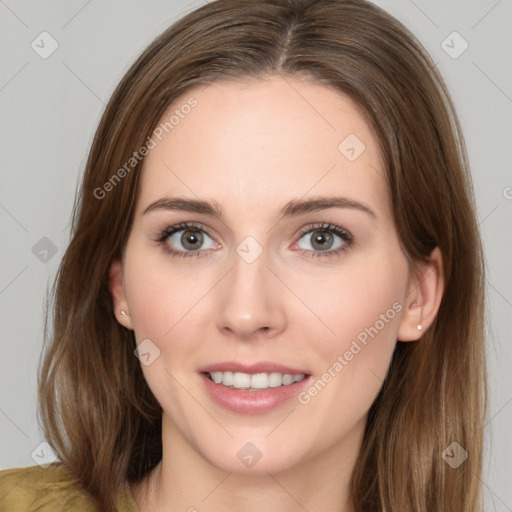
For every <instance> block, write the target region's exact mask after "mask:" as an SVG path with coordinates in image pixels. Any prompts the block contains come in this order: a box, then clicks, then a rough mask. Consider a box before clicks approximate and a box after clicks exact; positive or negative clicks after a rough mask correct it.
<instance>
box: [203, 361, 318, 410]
mask: <svg viewBox="0 0 512 512" xmlns="http://www.w3.org/2000/svg"><path fill="white" fill-rule="evenodd" d="M200 376H201V378H202V380H203V383H204V386H205V389H206V392H207V394H208V395H209V396H210V398H211V399H212V400H213V401H214V402H216V403H217V404H218V405H220V406H222V407H223V408H225V409H229V410H231V411H233V412H237V413H242V414H258V413H264V412H267V411H270V410H271V409H274V408H276V407H278V406H280V405H282V404H284V403H285V402H287V401H289V400H291V399H292V398H294V397H296V396H297V395H298V394H299V393H300V391H301V390H302V389H303V388H304V387H305V386H306V385H307V384H308V383H309V382H310V380H311V379H312V375H311V373H310V372H309V371H306V370H303V369H298V368H291V367H285V366H282V365H278V364H275V363H269V362H266V363H265V362H262V363H257V364H252V365H247V364H240V363H234V362H227V363H218V364H215V365H211V366H208V367H205V368H201V369H200Z"/></svg>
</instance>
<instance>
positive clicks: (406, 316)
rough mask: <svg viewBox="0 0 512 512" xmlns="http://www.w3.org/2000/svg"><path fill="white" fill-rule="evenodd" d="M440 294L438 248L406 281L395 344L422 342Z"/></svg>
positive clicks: (441, 285)
mask: <svg viewBox="0 0 512 512" xmlns="http://www.w3.org/2000/svg"><path fill="white" fill-rule="evenodd" d="M443 290H444V274H443V257H442V254H441V250H440V249H439V247H436V248H435V249H434V250H433V251H432V252H431V254H430V256H429V258H428V261H427V263H421V264H419V266H418V265H417V266H416V267H415V271H414V272H412V273H411V276H410V277H409V284H408V290H407V295H406V298H405V304H404V312H403V314H402V316H401V318H400V324H399V327H398V334H397V339H398V341H414V340H418V339H419V338H421V336H422V334H423V333H424V332H425V331H426V330H427V329H428V328H429V327H430V326H431V325H432V323H433V321H434V319H435V317H436V315H437V312H438V310H439V305H440V304H441V299H442V296H443ZM418 326H421V329H420V328H419V327H418Z"/></svg>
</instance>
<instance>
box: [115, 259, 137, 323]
mask: <svg viewBox="0 0 512 512" xmlns="http://www.w3.org/2000/svg"><path fill="white" fill-rule="evenodd" d="M109 288H110V293H111V295H112V303H113V307H114V314H115V315H116V318H117V321H118V322H119V323H120V324H121V325H122V326H123V327H126V328H127V329H133V326H132V320H131V317H130V310H129V308H128V302H127V300H126V294H125V291H124V286H123V267H122V264H121V262H120V261H114V262H113V263H112V265H111V267H110V273H109Z"/></svg>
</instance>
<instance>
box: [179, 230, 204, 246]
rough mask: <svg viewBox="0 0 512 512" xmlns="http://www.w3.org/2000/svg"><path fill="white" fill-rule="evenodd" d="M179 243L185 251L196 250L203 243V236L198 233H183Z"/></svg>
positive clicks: (189, 231)
mask: <svg viewBox="0 0 512 512" xmlns="http://www.w3.org/2000/svg"><path fill="white" fill-rule="evenodd" d="M181 243H182V244H183V247H185V249H192V250H194V249H197V247H201V244H202V243H203V235H202V234H201V233H199V232H198V231H191V230H188V231H185V232H184V233H183V235H181Z"/></svg>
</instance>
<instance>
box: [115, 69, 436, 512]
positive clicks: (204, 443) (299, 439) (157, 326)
mask: <svg viewBox="0 0 512 512" xmlns="http://www.w3.org/2000/svg"><path fill="white" fill-rule="evenodd" d="M191 96H194V97H195V98H196V99H197V102H198V104H197V107H195V108H194V109H193V110H192V111H191V112H190V113H189V114H188V115H187V116H186V117H184V118H183V119H181V120H180V122H179V124H178V125H177V126H175V127H174V129H173V130H172V131H171V132H170V133H169V134H168V135H167V136H166V137H165V138H163V140H162V141H161V142H158V144H157V146H156V147H155V148H154V149H152V150H151V151H150V153H149V155H148V156H147V157H146V159H145V162H144V166H143V171H142V180H141V188H140V191H139V192H140V195H139V197H138V201H137V205H136V212H135V217H134V223H133V227H132V231H131V234H130V237H129V240H128V243H127V246H126V248H125V252H124V255H123V261H122V262H114V263H113V265H112V269H111V281H110V283H111V291H112V296H113V302H114V308H115V312H116V316H117V319H118V321H119V322H120V323H121V324H122V325H124V326H125V327H127V328H129V329H133V330H134V332H135V338H136V340H137V343H140V342H141V341H142V340H144V339H147V338H149V339H150V340H151V341H152V343H154V345H156V346H157V347H158V349H159V350H160V356H159V357H157V358H156V359H155V360H154V362H152V364H150V365H148V366H142V368H143V371H144V375H145V378H146V380H147V382H148V384H149V386H150V388H151V390H152V392H153V393H154V395H155V396H156V398H157V399H158V401H159V402H160V404H161V405H162V408H163V411H164V412H163V419H162V421H163V459H162V462H161V463H160V465H159V466H158V467H157V468H156V469H155V470H154V471H153V472H152V473H151V475H150V476H149V478H148V480H147V482H144V483H143V484H141V485H134V486H132V494H133V496H134V499H135V501H136V502H137V504H138V506H139V508H140V510H141V511H149V510H164V509H165V510H184V511H185V510H206V509H207V510H209V511H217V510H218V511H221V510H222V511H225V510H232V509H234V508H235V507H236V506H237V505H238V506H239V505H240V504H242V503H243V507H244V510H246V511H249V512H251V511H258V512H260V511H261V510H266V511H270V512H272V511H274V510H276V511H277V510H279V511H280V512H282V511H295V510H299V509H300V510H302V508H301V507H304V508H305V509H307V510H311V511H315V510H322V511H324V512H329V511H335V510H336V511H339V510H344V511H350V510H352V507H351V503H350V493H349V482H350V477H351V474H352V470H353V467H354V464H355V462H356V459H357V454H358V451H359V448H360V445H361V441H362V436H363V431H364V427H365V423H366V418H367V413H368V410H369V408H370V406H371V404H372V403H373V401H374V399H375V397H376V395H377V393H378V392H379V389H380V388H381V385H382V379H383V378H384V376H385V375H386V372H387V369H388V367H389V363H390V359H391V356H392V352H393V349H394V347H395V344H396V342H397V339H399V340H401V341H411V342H418V343H421V340H420V337H421V334H422V333H423V332H425V330H426V329H428V327H429V325H430V324H431V323H432V321H433V319H434V317H435V315H436V313H437V310H438V307H439V303H440V300H441V294H442V286H443V277H442V266H441V254H440V252H439V250H438V249H436V250H434V251H433V253H432V255H431V258H430V262H429V263H428V264H422V265H421V266H420V265H418V266H417V267H415V269H414V271H413V269H411V268H410V267H409V265H408V261H407V258H406V256H405V255H404V253H403V252H402V250H401V246H400V243H399V240H398V236H397V233H396V230H395V226H394V222H393V218H392V214H391V206H390V202H389V197H388V193H387V190H386V187H385V182H384V181H383V176H385V172H384V169H383V165H382V162H381V159H380V156H379V151H378V145H377V140H376V137H375V136H374V134H373V133H372V131H371V129H370V127H369V126H368V124H367V123H366V121H365V120H364V117H363V116H362V115H361V113H360V112H359V111H358V109H357V108H356V106H355V104H354V103H353V102H352V101H351V100H350V99H349V98H347V97H346V96H344V95H342V94H341V93H339V92H338V91H335V90H333V89H330V88H327V87H326V86H323V85H318V84H314V83H310V82H307V81H304V80H300V79H298V78H289V77H287V78H286V79H284V78H282V77H280V76H272V77H269V78H267V79H265V80H263V79H259V80H252V81H247V82H244V83H240V82H237V83H234V82H218V83H214V84H212V85H210V86H208V87H204V86H202V87H196V88H194V89H192V90H190V91H188V92H187V93H186V94H184V95H183V96H182V97H181V98H178V99H177V100H176V101H175V102H174V103H173V105H171V106H170V107H169V111H168V113H169V114H170V113H172V111H173V110H174V109H175V108H177V107H179V106H180V105H182V104H184V103H185V102H186V101H187V99H188V98H190V97H191ZM168 117H169V115H167V114H166V115H165V116H163V119H168ZM349 134H355V135H356V136H357V137H358V138H359V139H360V140H361V141H362V142H363V143H364V145H365V150H364V151H363V152H362V154H361V155H360V156H359V157H358V158H357V159H355V160H354V161H349V160H348V159H347V158H346V157H345V156H344V155H343V154H342V153H341V152H340V151H339V150H338V145H339V144H340V142H341V141H343V140H344V139H345V138H346V137H347V136H348V135H349ZM326 196H329V197H332V196H342V197H345V198H349V199H351V200H353V201H357V202H359V203H362V204H364V205H366V206H367V207H369V208H370V209H371V210H372V211H373V212H374V214H375V217H374V216H372V215H370V214H368V213H367V212H365V211H362V210H359V209H356V208H339V207H338V208H326V209H322V210H318V211H314V212H308V213H303V214H301V215H297V216H293V217H285V218H283V217H282V216H280V215H279V212H280V210H281V208H283V206H284V205H285V204H287V203H289V202H290V201H292V200H297V199H311V198H318V197H326ZM163 197H170V198H173V197H183V198H188V199H198V198H200V199H202V200H208V201H216V202H217V203H218V204H219V205H220V207H221V208H222V210H223V219H222V220H221V219H218V218H215V217H213V216H211V215H207V214H204V213H196V212H188V211H173V210H154V211H151V212H149V213H146V214H144V213H143V212H144V210H145V209H146V208H147V207H148V205H150V204H151V203H153V202H154V201H157V200H159V199H161V198H163ZM181 222H194V223H201V224H202V225H203V226H204V227H205V228H206V229H207V233H208V235H209V237H207V236H205V238H204V245H203V246H201V251H202V252H201V253H200V255H198V253H197V252H196V253H195V255H193V256H191V257H179V256H173V255H171V254H169V252H168V251H167V250H166V247H171V248H174V250H181V251H185V250H186V249H185V248H184V246H183V245H180V236H181V233H180V234H179V235H178V236H175V237H174V238H173V241H171V240H170V239H167V240H166V241H164V242H162V243H159V242H155V239H157V238H158V236H159V235H160V233H161V231H162V230H164V229H165V228H167V227H168V226H172V225H174V224H178V223H181ZM321 223H329V224H332V225H335V226H339V227H341V228H343V229H345V230H346V231H348V232H350V233H351V235H352V237H353V243H352V245H351V246H350V247H346V250H343V251H341V252H339V253H338V254H332V253H331V254H328V255H325V254H324V255H322V254H321V252H322V251H321V250H318V246H313V245H312V241H311V235H312V233H313V232H314V231H315V230H318V227H317V226H318V224H321ZM308 227H311V228H310V229H309V232H308V233H307V234H303V235H301V234H300V233H301V230H303V229H304V228H308ZM306 230H307V229H306ZM317 234H318V233H317ZM247 236H251V237H253V238H254V239H255V241H257V244H259V246H260V247H261V249H262V253H261V255H260V256H259V257H258V258H257V259H256V260H255V261H253V262H252V263H247V262H246V261H245V260H244V259H243V258H242V257H240V256H239V254H237V252H236V248H237V246H238V245H239V244H240V243H241V242H242V241H244V239H245V238H246V237H247ZM333 240H334V245H339V246H343V244H344V243H345V242H343V241H342V240H341V239H340V238H337V236H334V238H333ZM171 244H173V245H171ZM203 247H204V249H203ZM242 247H243V246H242ZM250 250H251V251H252V250H254V249H250ZM319 253H320V254H319ZM393 304H395V305H396V304H398V305H399V307H400V311H399V312H398V313H397V314H396V315H394V318H392V319H390V320H389V321H388V322H387V323H385V325H384V327H383V328H381V329H380V330H379V331H378V334H377V335H376V336H374V337H373V338H369V341H368V343H367V345H366V346H363V347H362V350H361V351H360V352H358V353H357V355H355V356H354V357H353V358H352V360H350V361H349V362H348V364H347V365H346V366H344V367H343V369H342V371H339V372H338V373H336V374H335V377H334V378H332V379H331V381H330V382H329V383H328V384H327V385H326V386H325V387H324V388H323V390H322V391H321V392H319V393H318V394H317V395H316V396H314V397H312V398H311V400H310V401H309V403H307V404H305V405H303V404H301V403H299V401H298V400H297V399H295V398H292V399H291V400H289V401H287V402H286V403H285V404H283V405H281V406H279V407H277V408H275V409H274V410H271V411H269V412H266V413H263V414H256V415H249V414H240V413H235V412H232V411H228V410H226V409H224V408H223V407H221V406H219V405H217V404H216V403H215V402H213V400H212V399H211V398H210V397H209V395H208V394H207V393H206V391H205V389H204V387H203V382H202V380H201V378H200V376H199V374H198V369H199V368H200V367H202V366H204V365H207V364H211V363H215V362H220V361H227V360H238V361H244V362H248V363H251V362H255V361H262V360H264V361H274V362H278V363H281V364H285V365H288V366H292V367H295V368H304V369H307V370H308V371H309V373H311V374H312V375H313V380H314V381H315V380H316V379H318V378H321V376H322V375H323V374H324V372H326V371H327V369H328V368H329V367H331V368H332V366H333V363H334V362H335V361H336V360H337V357H338V355H343V354H344V353H345V352H346V351H347V350H348V349H350V347H351V343H352V342H353V340H355V339H357V336H358V334H360V333H361V332H362V331H364V329H365V328H369V327H370V326H374V325H375V324H376V321H377V320H378V319H379V318H381V317H380V315H382V314H385V312H386V311H387V310H389V308H391V307H392V305H393ZM121 310H124V311H126V313H127V314H125V315H123V314H121ZM420 323H421V324H422V327H423V329H422V331H419V330H418V327H417V326H418V324H420ZM416 340H419V341H416ZM360 345H361V344H360ZM249 441H250V442H251V443H253V444H254V445H255V446H256V447H257V449H258V450H259V451H260V452H261V454H262V456H261V459H260V460H259V461H258V462H257V463H256V464H255V465H253V466H252V467H250V468H248V467H245V465H244V464H242V463H241V461H240V460H239V458H238V457H237V452H238V451H239V450H240V449H241V448H242V447H243V446H244V445H245V444H246V443H247V442H249ZM299 504H300V505H299Z"/></svg>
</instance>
